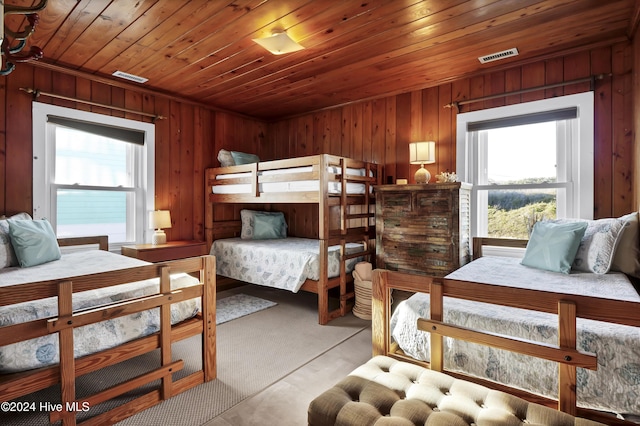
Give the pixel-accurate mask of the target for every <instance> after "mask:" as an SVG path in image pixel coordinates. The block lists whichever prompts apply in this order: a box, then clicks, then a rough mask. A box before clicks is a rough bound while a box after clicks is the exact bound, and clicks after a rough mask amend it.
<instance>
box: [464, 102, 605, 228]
mask: <svg viewBox="0 0 640 426" xmlns="http://www.w3.org/2000/svg"><path fill="white" fill-rule="evenodd" d="M593 129H594V116H593V93H592V92H586V93H580V94H576V95H568V96H562V97H557V98H551V99H545V100H540V101H534V102H526V103H521V104H516V105H510V106H505V107H498V108H491V109H486V110H480V111H473V112H468V113H461V114H458V116H457V141H456V149H457V158H456V167H457V170H456V172H457V174H458V176H459V178H460V180H461V181H464V182H469V183H471V184H473V189H472V196H471V235H472V236H489V237H511V238H527V234H528V232H530V230H531V227H532V225H533V224H534V223H535V222H536V221H537V220H540V219H551V218H555V217H558V218H563V217H572V218H583V219H592V218H593V179H594V171H593V165H594V158H593V152H594V149H593V144H594V131H593ZM516 209H518V210H516Z"/></svg>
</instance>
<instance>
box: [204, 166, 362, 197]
mask: <svg viewBox="0 0 640 426" xmlns="http://www.w3.org/2000/svg"><path fill="white" fill-rule="evenodd" d="M311 171H313V166H305V167H292V168H288V169H279V170H265V171H261V172H258V176H277V175H287V174H293V173H307V172H311ZM327 172H328V173H330V174H336V175H339V174H341V173H342V170H341V169H340V168H339V167H335V166H328V167H327ZM347 173H348V174H349V175H354V176H365V175H366V170H365V169H351V168H347ZM250 176H251V172H243V173H229V174H223V175H217V176H216V180H224V179H235V178H243V177H250ZM211 188H212V192H213V193H214V194H249V193H251V184H250V183H240V184H229V185H213V186H212V187H211ZM319 190H320V181H319V180H294V181H290V182H263V183H260V184H259V185H258V191H259V192H261V193H275V192H309V191H319ZM327 190H328V192H329V194H333V195H336V194H340V193H341V192H342V184H341V183H340V182H328V188H327ZM365 192H366V185H365V184H363V183H353V182H347V194H352V195H362V194H364V193H365Z"/></svg>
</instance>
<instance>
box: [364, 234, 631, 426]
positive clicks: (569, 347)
mask: <svg viewBox="0 0 640 426" xmlns="http://www.w3.org/2000/svg"><path fill="white" fill-rule="evenodd" d="M502 243H504V244H502ZM483 244H484V245H491V246H498V245H505V246H508V247H524V246H526V240H501V239H496V238H484V239H478V240H477V241H474V247H476V248H478V249H479V248H480V247H481V246H482V245H483ZM523 244H524V245H523ZM478 253H481V252H479V251H475V250H474V254H478ZM476 257H477V256H476ZM393 290H399V291H401V292H409V293H417V292H422V293H430V298H431V300H430V310H431V318H430V319H419V320H418V324H417V327H418V328H419V329H421V330H424V331H428V332H430V333H431V335H430V351H431V352H430V359H431V360H432V362H431V363H427V362H424V361H418V360H415V359H413V358H411V357H409V356H408V355H406V354H404V353H403V352H402V350H401V349H400V348H399V347H398V345H397V344H396V343H395V342H392V341H391V330H390V327H389V324H390V319H391V314H392V298H391V293H392V291H393ZM444 296H446V297H455V298H460V299H466V300H472V301H478V302H484V303H491V304H498V305H502V306H511V307H517V308H523V309H529V310H534V311H540V312H547V313H552V314H557V315H558V325H559V327H558V345H557V346H549V345H548V344H545V343H540V342H533V341H528V340H524V339H520V338H516V337H509V336H503V335H497V334H493V333H486V332H482V331H478V330H472V329H468V328H464V327H460V326H456V325H452V324H446V323H443V322H442V312H443V309H442V308H443V297H444ZM576 317H580V318H588V319H593V320H597V321H605V322H610V323H616V324H624V325H629V326H633V327H640V303H635V302H627V301H617V300H611V299H600V298H594V297H586V296H579V295H572V294H563V293H553V292H546V291H536V290H528V289H521V288H508V289H505V287H503V286H495V285H489V284H480V283H476V282H469V281H459V280H451V279H446V278H438V277H430V276H424V275H410V274H406V273H399V272H393V271H386V270H381V269H377V270H375V271H374V275H373V290H372V332H373V338H372V340H373V355H387V356H390V357H393V358H396V359H399V360H403V361H409V362H412V363H415V364H419V365H424V366H428V367H429V368H431V369H434V370H438V371H443V370H445V369H444V366H443V343H442V337H443V336H449V337H453V338H457V339H462V340H467V341H470V342H473V343H479V344H483V345H487V346H492V347H496V348H499V349H504V350H508V351H512V352H518V353H522V354H526V355H531V356H535V357H538V358H543V359H546V360H551V361H555V362H558V365H559V370H558V379H559V380H558V383H559V389H558V399H557V400H554V399H549V398H545V397H542V396H539V395H534V394H531V393H527V392H525V391H522V390H520V389H516V388H512V387H510V386H507V385H502V384H498V383H495V382H491V381H488V380H484V379H480V378H477V377H474V376H469V375H466V374H461V373H456V372H452V371H446V373H447V374H449V375H451V376H454V377H456V378H460V379H464V380H467V381H471V382H475V383H479V384H482V385H484V386H487V387H489V388H493V389H497V390H500V391H503V392H507V393H510V394H513V395H516V396H519V397H521V398H523V399H526V400H528V401H531V402H535V403H538V404H541V405H545V406H548V407H552V408H557V409H558V410H561V411H564V412H566V413H569V414H571V415H574V416H575V415H578V416H580V417H585V418H589V419H592V420H595V421H598V422H602V423H606V424H610V425H636V426H637V423H633V422H629V421H624V420H620V419H618V418H616V417H614V416H613V415H608V414H607V413H602V412H599V411H595V410H589V409H583V408H579V407H576V367H582V368H588V369H596V367H597V362H596V356H595V355H593V354H587V353H582V352H579V351H578V350H577V349H576Z"/></svg>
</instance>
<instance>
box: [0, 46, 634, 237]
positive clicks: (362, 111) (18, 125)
mask: <svg viewBox="0 0 640 426" xmlns="http://www.w3.org/2000/svg"><path fill="white" fill-rule="evenodd" d="M639 51H640V48H639V47H638V46H637V43H636V44H635V45H634V44H632V43H619V44H614V45H611V46H605V47H598V48H593V49H590V50H584V51H579V52H572V53H569V54H566V55H565V56H562V57H554V58H551V59H547V60H541V61H537V62H532V63H527V64H525V65H521V66H518V67H511V68H504V69H500V70H498V71H494V72H491V73H487V74H483V75H477V76H472V77H469V78H465V79H461V80H456V81H452V82H449V83H446V84H441V85H439V86H435V87H428V88H425V89H422V90H416V91H413V92H410V93H403V94H398V95H395V96H389V97H386V98H381V99H374V100H368V101H363V102H359V103H354V104H350V105H345V106H341V107H336V108H332V109H327V110H323V111H319V112H315V113H311V114H304V115H300V116H297V117H294V118H288V119H283V120H280V121H277V122H274V123H270V124H265V123H264V122H262V121H260V120H253V119H250V118H246V117H242V116H238V115H235V114H231V113H226V112H220V111H218V110H216V109H212V108H208V107H205V106H202V105H198V104H194V103H191V102H187V101H182V100H179V99H175V98H168V97H164V96H161V95H157V94H150V93H148V92H145V91H137V90H135V89H134V88H128V87H125V88H123V87H120V86H118V87H116V86H111V85H107V84H105V83H102V82H97V81H93V80H92V79H90V78H85V77H81V76H77V75H75V74H73V73H69V74H67V73H62V72H57V71H50V70H47V69H43V68H38V67H33V66H30V65H28V64H20V65H19V66H18V68H17V69H16V71H14V72H13V73H12V74H10V75H9V76H7V77H3V78H1V79H0V99H2V100H3V101H0V109H1V112H0V114H1V117H2V119H0V179H2V180H3V182H2V184H1V185H0V214H1V213H5V214H12V213H15V212H19V211H27V212H31V209H32V207H31V205H32V141H31V139H32V136H31V133H32V130H31V127H32V123H31V102H32V98H31V96H29V95H26V94H25V93H23V92H21V91H20V90H19V88H21V87H34V88H37V89H40V90H42V91H46V92H52V93H56V94H59V95H64V96H71V97H77V98H81V99H85V100H89V101H93V102H98V103H103V104H110V105H114V106H120V107H125V108H127V109H132V110H136V111H144V112H149V113H155V114H159V115H163V116H166V117H167V119H165V120H158V121H157V122H156V138H157V141H156V208H162V209H165V208H166V209H170V210H171V214H172V219H173V221H174V227H173V228H171V229H170V230H167V232H168V238H169V239H170V240H175V239H191V238H193V239H204V233H203V230H204V224H203V220H204V217H203V216H204V202H205V200H204V182H203V179H204V178H203V171H204V169H205V168H206V167H211V166H218V165H219V163H218V161H217V160H216V159H215V156H216V154H217V152H218V150H219V149H221V148H226V149H233V150H239V151H246V152H253V153H258V154H259V155H260V157H261V158H262V159H277V158H288V157H294V156H301V155H310V154H319V153H330V154H336V155H344V156H349V157H354V158H358V159H363V160H367V161H374V162H377V163H379V164H383V165H384V174H385V177H384V179H383V180H384V181H385V182H386V181H387V179H389V181H395V179H397V178H407V179H409V180H410V181H411V180H412V179H413V173H414V172H415V170H416V167H417V166H411V165H409V163H408V158H409V154H408V144H409V142H412V141H416V140H424V139H433V140H435V141H436V142H437V148H436V163H435V164H433V165H431V166H430V167H429V169H430V171H431V173H432V175H435V174H436V173H438V172H441V171H455V155H456V149H455V139H456V134H455V133H456V129H455V123H456V114H457V112H456V110H455V109H449V108H444V107H443V105H445V104H448V103H450V102H452V101H461V100H466V99H473V98H478V97H483V96H487V95H492V94H502V93H507V92H512V91H517V90H520V89H525V88H531V87H538V86H542V85H547V84H552V83H558V82H564V81H572V80H575V79H579V78H582V77H589V76H591V75H595V74H606V75H607V77H605V78H604V79H603V80H601V81H597V82H596V83H595V114H596V125H595V135H596V137H595V141H596V144H595V194H594V195H595V207H594V215H595V217H608V216H619V215H622V214H624V213H627V212H630V211H633V210H635V209H637V208H638V204H639V201H638V199H639V198H640V197H639V196H638V194H637V191H638V187H640V185H639V184H638V183H637V182H638V181H639V178H638V176H637V173H636V172H635V169H634V167H636V165H635V158H636V157H637V156H638V152H640V151H638V148H637V147H636V144H635V143H634V131H633V129H634V127H635V126H638V125H640V122H639V119H638V118H637V117H638V114H634V108H636V106H635V105H634V103H633V95H634V92H635V94H636V95H637V96H638V99H640V95H638V94H639V93H640V88H639V85H638V83H637V82H636V83H635V84H634V79H633V75H632V73H633V70H634V64H635V70H637V69H638V63H639V62H638V61H639V59H638V56H640V53H639ZM609 74H611V76H609ZM586 90H589V83H582V84H576V85H570V86H564V87H557V88H553V89H547V90H538V91H534V92H530V93H526V94H521V95H512V96H505V97H501V98H498V99H493V100H490V101H484V102H479V103H473V104H470V105H465V106H463V109H462V110H463V112H466V111H471V110H478V109H482V108H490V107H496V106H502V105H507V104H514V103H519V102H526V101H532V100H537V99H543V98H549V97H554V96H560V95H564V94H572V93H578V92H582V91H586ZM39 100H40V101H41V102H50V103H54V104H57V105H61V106H67V107H71V108H78V109H84V110H91V111H93V112H99V113H103V114H112V115H117V116H123V117H126V118H130V119H134V120H145V121H149V118H146V117H142V116H140V115H137V114H129V113H126V114H125V113H121V112H118V111H115V110H111V109H105V108H99V107H91V106H87V105H85V104H81V103H75V102H70V101H62V100H54V99H51V98H46V97H44V96H43V97H41V98H40V99H39ZM636 109H637V108H636ZM240 207H241V206H235V207H225V208H221V209H217V210H216V216H217V219H233V218H237V216H238V210H239V208H240ZM278 208H280V209H281V210H285V211H286V212H287V214H288V216H289V217H290V219H289V221H290V224H289V225H290V231H291V233H292V234H293V235H299V236H315V234H316V233H317V226H316V223H317V212H315V213H314V210H315V209H313V208H310V207H309V206H300V205H297V206H278Z"/></svg>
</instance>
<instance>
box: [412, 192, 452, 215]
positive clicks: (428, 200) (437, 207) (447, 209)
mask: <svg viewBox="0 0 640 426" xmlns="http://www.w3.org/2000/svg"><path fill="white" fill-rule="evenodd" d="M451 204H452V203H451V192H450V191H434V192H415V193H414V194H413V212H414V213H417V214H423V215H430V214H450V213H451V210H452V207H453V206H452V205H451Z"/></svg>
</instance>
